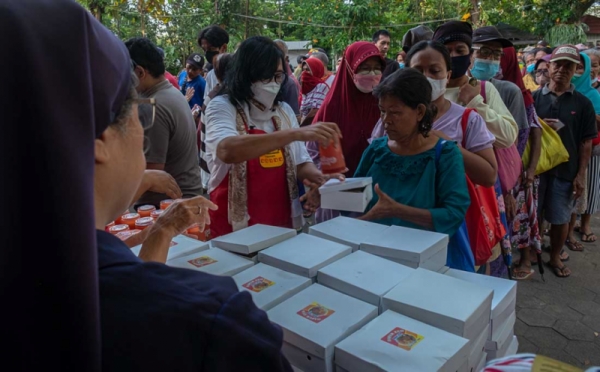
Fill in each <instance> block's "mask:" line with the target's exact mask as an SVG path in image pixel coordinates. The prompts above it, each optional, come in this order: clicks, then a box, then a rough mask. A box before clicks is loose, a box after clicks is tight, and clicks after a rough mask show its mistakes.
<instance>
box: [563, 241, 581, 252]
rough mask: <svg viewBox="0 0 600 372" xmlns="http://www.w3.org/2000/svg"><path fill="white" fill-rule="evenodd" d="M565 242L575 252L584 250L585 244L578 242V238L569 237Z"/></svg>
mask: <svg viewBox="0 0 600 372" xmlns="http://www.w3.org/2000/svg"><path fill="white" fill-rule="evenodd" d="M565 244H566V245H567V248H569V249H570V250H572V251H573V252H583V249H584V248H583V245H581V243H580V242H578V241H577V240H575V241H570V240H569V239H567V241H566V242H565Z"/></svg>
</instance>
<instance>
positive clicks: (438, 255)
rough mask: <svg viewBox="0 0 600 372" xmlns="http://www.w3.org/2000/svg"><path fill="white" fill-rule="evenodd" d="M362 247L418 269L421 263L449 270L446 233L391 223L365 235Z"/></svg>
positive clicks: (443, 270)
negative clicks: (378, 231)
mask: <svg viewBox="0 0 600 372" xmlns="http://www.w3.org/2000/svg"><path fill="white" fill-rule="evenodd" d="M360 250H361V251H365V252H368V253H372V254H374V255H377V256H381V257H383V258H387V259H388V260H391V261H394V262H397V263H399V264H402V265H405V266H408V267H412V268H415V269H416V268H418V267H420V268H423V269H427V270H431V271H436V272H439V273H444V272H446V270H448V267H447V266H445V265H446V258H447V255H448V235H446V234H439V233H435V232H431V231H424V230H417V229H409V228H407V227H400V226H390V227H388V228H386V229H385V230H384V231H382V232H381V233H380V234H377V235H370V236H368V237H367V238H365V239H364V241H363V242H362V243H361V244H360Z"/></svg>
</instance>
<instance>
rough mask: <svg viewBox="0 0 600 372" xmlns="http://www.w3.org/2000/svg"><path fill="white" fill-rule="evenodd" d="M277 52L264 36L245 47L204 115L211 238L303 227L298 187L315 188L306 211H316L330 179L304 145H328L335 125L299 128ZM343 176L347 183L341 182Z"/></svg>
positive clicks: (243, 44) (238, 53) (246, 43)
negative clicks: (284, 95) (251, 229)
mask: <svg viewBox="0 0 600 372" xmlns="http://www.w3.org/2000/svg"><path fill="white" fill-rule="evenodd" d="M283 66H285V61H284V59H283V55H282V53H281V51H280V50H279V49H278V48H277V45H276V44H275V43H273V42H272V41H271V40H270V39H268V38H266V37H252V38H250V39H248V40H246V41H244V42H243V43H242V44H241V46H240V48H239V49H238V51H237V52H236V54H235V56H234V59H233V61H232V63H231V65H230V70H229V71H228V72H227V77H226V82H225V89H224V90H223V95H219V96H217V97H215V98H214V99H213V100H212V101H211V102H210V104H209V105H208V107H207V108H206V113H205V116H206V151H207V163H208V166H209V168H210V170H211V178H210V180H209V193H210V199H211V201H212V202H214V203H215V204H217V205H218V206H219V209H218V210H217V211H213V212H211V216H210V217H211V226H210V228H211V236H212V237H218V236H221V235H224V234H228V233H230V232H232V231H237V230H239V229H242V228H244V227H247V226H251V225H254V224H258V223H260V224H266V225H272V226H281V227H293V228H299V227H301V225H302V207H301V206H300V199H299V197H298V180H301V181H303V182H304V183H305V184H307V185H310V186H311V189H312V190H313V192H309V193H307V194H306V195H305V197H306V199H307V203H306V205H305V208H306V209H310V210H314V209H316V207H318V191H317V188H318V186H319V185H321V184H323V183H324V182H326V181H327V179H328V178H329V177H328V176H324V175H323V174H321V172H320V171H319V170H318V169H317V168H316V167H315V166H314V164H313V163H312V160H311V158H310V156H309V155H308V152H307V151H306V147H305V145H304V142H306V141H318V142H320V143H323V144H328V143H329V142H330V141H332V140H333V138H334V137H335V135H336V134H337V135H339V129H338V127H337V125H335V124H333V123H320V124H318V125H312V126H310V127H306V128H299V127H298V122H297V119H296V116H295V114H294V112H293V111H292V109H291V107H290V106H288V105H287V104H286V103H284V102H281V100H280V99H279V97H278V95H279V89H280V87H281V85H282V84H283V83H284V81H285V79H287V78H288V77H287V75H286V73H285V71H284V69H283ZM341 177H342V176H341Z"/></svg>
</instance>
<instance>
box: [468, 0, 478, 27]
mask: <svg viewBox="0 0 600 372" xmlns="http://www.w3.org/2000/svg"><path fill="white" fill-rule="evenodd" d="M470 1H471V8H472V9H471V23H472V24H473V28H477V27H479V19H480V17H479V10H480V8H479V1H478V0H470Z"/></svg>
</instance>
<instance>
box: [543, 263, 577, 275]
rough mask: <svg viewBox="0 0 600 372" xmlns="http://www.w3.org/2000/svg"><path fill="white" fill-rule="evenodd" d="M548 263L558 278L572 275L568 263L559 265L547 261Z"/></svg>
mask: <svg viewBox="0 0 600 372" xmlns="http://www.w3.org/2000/svg"><path fill="white" fill-rule="evenodd" d="M546 265H547V266H548V267H550V268H551V269H552V272H554V275H556V277H557V278H568V277H569V276H571V273H570V271H571V270H569V268H568V267H567V265H563V266H562V267H558V266H554V265H552V264H551V263H550V262H547V263H546ZM567 270H568V271H567Z"/></svg>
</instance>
